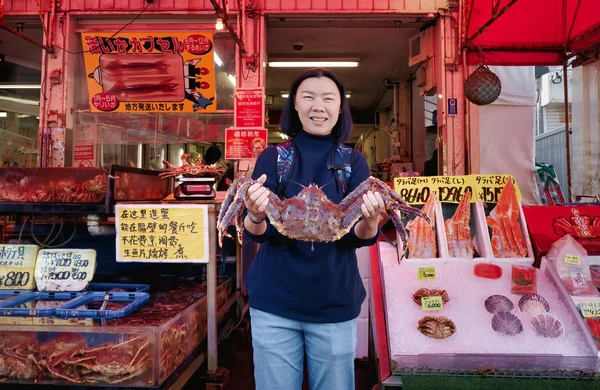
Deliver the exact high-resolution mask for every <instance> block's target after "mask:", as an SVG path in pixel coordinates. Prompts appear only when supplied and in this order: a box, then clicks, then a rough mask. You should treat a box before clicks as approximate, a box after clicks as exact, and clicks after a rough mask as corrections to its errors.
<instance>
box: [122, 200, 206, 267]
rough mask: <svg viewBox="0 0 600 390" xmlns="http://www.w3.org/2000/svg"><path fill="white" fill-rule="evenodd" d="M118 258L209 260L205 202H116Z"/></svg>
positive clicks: (139, 260) (199, 261)
mask: <svg viewBox="0 0 600 390" xmlns="http://www.w3.org/2000/svg"><path fill="white" fill-rule="evenodd" d="M115 226H116V229H117V261H120V262H131V261H136V262H144V263H155V262H157V263H163V262H164V263H167V262H171V263H208V261H209V253H208V249H209V246H210V245H211V244H210V242H209V238H208V206H207V205H199V204H187V205H175V204H173V205H166V204H165V205H157V204H142V205H139V204H117V205H116V206H115Z"/></svg>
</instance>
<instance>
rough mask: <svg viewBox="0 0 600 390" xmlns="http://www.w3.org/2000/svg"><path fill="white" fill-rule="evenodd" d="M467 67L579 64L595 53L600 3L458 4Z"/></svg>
mask: <svg viewBox="0 0 600 390" xmlns="http://www.w3.org/2000/svg"><path fill="white" fill-rule="evenodd" d="M463 4H464V8H463V18H462V19H463V26H464V31H465V32H466V39H465V41H464V42H463V47H464V48H466V49H467V50H468V57H469V58H468V61H469V63H471V64H478V63H479V62H480V59H481V57H483V62H484V63H485V64H488V65H562V64H563V63H564V60H565V58H567V59H569V58H572V57H577V62H579V63H581V62H584V61H587V60H590V59H594V57H595V56H597V55H598V53H599V52H600V1H599V0H463Z"/></svg>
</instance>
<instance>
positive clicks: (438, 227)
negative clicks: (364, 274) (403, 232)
mask: <svg viewBox="0 0 600 390" xmlns="http://www.w3.org/2000/svg"><path fill="white" fill-rule="evenodd" d="M434 212H435V216H434V218H435V233H436V234H435V235H436V239H437V243H436V244H437V247H438V256H439V257H438V258H436V259H410V258H406V257H404V258H403V257H402V256H403V253H404V247H403V244H402V240H401V239H400V236H399V235H398V233H396V234H397V240H398V245H397V251H398V253H397V255H398V259H399V261H407V262H418V263H424V264H427V263H431V264H435V263H439V262H445V261H449V260H450V261H467V262H487V263H489V262H491V261H507V262H510V263H514V262H518V263H524V264H533V263H534V261H535V257H534V255H533V247H532V245H531V240H530V238H529V233H528V229H527V221H526V220H525V216H524V214H523V209H522V207H521V203H519V225H520V226H521V231H522V232H523V238H524V239H525V243H526V245H527V257H523V258H497V257H494V254H493V251H492V243H491V237H490V230H489V228H488V225H487V222H486V218H485V210H484V207H483V203H481V202H474V203H471V219H472V220H473V224H474V226H475V234H474V235H473V246H474V247H475V249H476V250H477V253H479V255H480V257H475V258H473V259H460V258H453V257H450V255H449V252H448V239H447V237H446V229H445V228H444V222H445V221H444V216H443V213H442V204H441V203H440V202H437V201H436V202H435V206H434Z"/></svg>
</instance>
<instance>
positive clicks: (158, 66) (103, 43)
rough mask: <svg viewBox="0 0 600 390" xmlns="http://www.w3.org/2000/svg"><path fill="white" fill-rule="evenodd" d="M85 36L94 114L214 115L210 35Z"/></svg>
mask: <svg viewBox="0 0 600 390" xmlns="http://www.w3.org/2000/svg"><path fill="white" fill-rule="evenodd" d="M113 35H114V33H112V32H108V33H101V32H85V33H82V34H81V39H82V43H83V50H84V61H85V71H86V75H87V76H88V78H87V82H88V83H87V84H88V93H89V98H90V110H91V111H92V112H109V111H113V112H162V113H175V114H177V113H182V112H185V113H191V112H195V113H203V112H215V111H216V110H217V107H216V103H217V102H216V100H215V98H216V85H215V65H214V41H213V36H212V33H210V32H143V33H142V32H131V33H119V34H117V35H116V36H113Z"/></svg>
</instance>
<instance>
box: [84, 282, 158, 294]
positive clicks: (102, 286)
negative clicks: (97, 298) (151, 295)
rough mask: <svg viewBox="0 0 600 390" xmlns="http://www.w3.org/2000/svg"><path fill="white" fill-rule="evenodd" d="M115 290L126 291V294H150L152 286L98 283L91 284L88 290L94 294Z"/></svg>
mask: <svg viewBox="0 0 600 390" xmlns="http://www.w3.org/2000/svg"><path fill="white" fill-rule="evenodd" d="M115 288H120V289H121V290H125V292H148V291H150V285H148V284H129V283H97V282H92V283H90V284H89V287H88V290H89V291H94V292H101V291H102V292H107V291H110V290H112V289H115Z"/></svg>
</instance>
